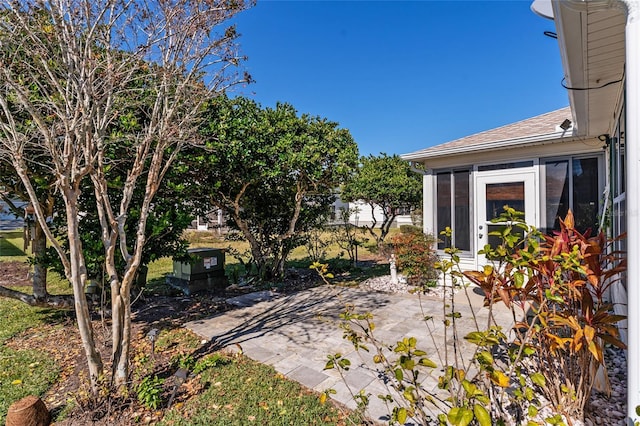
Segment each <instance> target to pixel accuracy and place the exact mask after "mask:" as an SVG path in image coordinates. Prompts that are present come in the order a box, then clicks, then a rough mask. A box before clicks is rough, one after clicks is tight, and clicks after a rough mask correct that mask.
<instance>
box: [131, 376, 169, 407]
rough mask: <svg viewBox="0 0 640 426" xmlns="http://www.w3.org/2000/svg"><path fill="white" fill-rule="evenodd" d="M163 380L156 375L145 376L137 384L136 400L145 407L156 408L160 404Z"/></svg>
mask: <svg viewBox="0 0 640 426" xmlns="http://www.w3.org/2000/svg"><path fill="white" fill-rule="evenodd" d="M163 384H164V380H163V379H161V378H159V377H158V376H153V377H151V376H147V377H145V378H144V379H142V381H141V382H140V384H139V385H138V388H137V389H136V393H137V395H138V401H140V403H141V404H142V405H144V406H145V407H147V408H151V409H153V410H157V409H158V408H160V405H161V404H162V391H163Z"/></svg>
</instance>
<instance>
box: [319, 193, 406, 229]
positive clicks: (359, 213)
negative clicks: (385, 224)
mask: <svg viewBox="0 0 640 426" xmlns="http://www.w3.org/2000/svg"><path fill="white" fill-rule="evenodd" d="M340 209H351V214H350V215H349V223H350V224H352V225H355V226H371V224H372V223H373V219H374V218H375V220H376V223H377V226H380V224H382V221H383V220H384V215H383V213H382V208H381V207H380V206H375V207H374V209H373V212H372V210H371V206H370V205H369V204H368V203H365V202H364V201H355V202H346V201H342V200H341V199H340V197H338V198H337V199H336V201H334V203H333V211H334V214H333V216H334V217H333V218H332V221H331V222H332V223H339V221H340V213H339V212H340ZM394 221H395V226H396V227H400V226H401V225H413V220H412V219H411V212H410V211H409V210H408V209H404V210H401V211H400V212H399V214H398V216H396V218H395V219H394ZM392 226H394V225H392Z"/></svg>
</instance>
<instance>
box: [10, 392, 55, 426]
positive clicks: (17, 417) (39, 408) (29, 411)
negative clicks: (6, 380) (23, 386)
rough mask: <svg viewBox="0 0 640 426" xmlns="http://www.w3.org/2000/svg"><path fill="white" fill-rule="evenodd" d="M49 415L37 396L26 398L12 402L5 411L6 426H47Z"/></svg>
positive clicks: (49, 420)
mask: <svg viewBox="0 0 640 426" xmlns="http://www.w3.org/2000/svg"><path fill="white" fill-rule="evenodd" d="M50 423H51V414H49V410H48V409H47V406H46V405H44V402H42V400H41V399H40V398H38V397H37V396H33V395H31V396H27V397H24V398H22V399H21V400H19V401H16V402H14V403H13V404H11V406H10V407H9V411H7V423H6V426H48V425H49V424H50Z"/></svg>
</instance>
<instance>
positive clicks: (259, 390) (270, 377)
mask: <svg viewBox="0 0 640 426" xmlns="http://www.w3.org/2000/svg"><path fill="white" fill-rule="evenodd" d="M222 361H223V362H220V363H219V365H217V366H212V367H211V368H209V369H207V370H205V371H204V372H203V373H202V374H201V375H200V377H199V378H198V382H197V386H200V387H202V389H203V391H202V392H201V393H200V394H199V395H198V398H194V399H191V400H189V401H187V402H186V403H184V404H181V405H180V406H179V407H177V408H175V409H172V410H170V411H169V412H168V413H167V414H166V415H165V417H164V419H163V421H162V422H161V423H160V424H161V425H165V426H170V425H171V426H187V425H202V426H206V425H220V426H227V425H238V426H241V425H250V424H256V425H337V424H345V423H346V422H345V419H346V418H347V416H346V415H345V413H343V412H342V411H340V410H339V409H338V408H336V406H334V405H333V404H331V403H325V404H322V403H320V401H319V398H318V395H317V394H315V393H312V392H309V391H308V390H306V389H305V388H303V387H302V386H300V385H299V384H298V383H296V382H292V381H290V380H287V379H285V377H284V376H283V375H282V374H280V373H278V372H276V371H275V370H274V369H273V368H272V367H270V366H266V365H263V364H260V363H257V362H254V361H252V360H250V359H248V358H244V357H241V356H240V357H227V358H222ZM347 414H348V413H347ZM353 420H354V422H353V423H351V422H349V424H358V422H356V421H355V419H353Z"/></svg>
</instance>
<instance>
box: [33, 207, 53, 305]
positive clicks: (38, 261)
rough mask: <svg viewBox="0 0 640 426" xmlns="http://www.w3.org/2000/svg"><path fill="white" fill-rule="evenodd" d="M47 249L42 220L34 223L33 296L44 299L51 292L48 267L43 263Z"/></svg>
mask: <svg viewBox="0 0 640 426" xmlns="http://www.w3.org/2000/svg"><path fill="white" fill-rule="evenodd" d="M46 250H47V236H46V235H45V234H44V231H43V230H42V227H41V226H40V222H38V221H37V220H36V221H35V223H34V233H33V245H32V246H31V251H32V252H33V255H34V257H35V262H34V263H33V282H32V287H33V296H34V297H35V298H36V299H37V300H44V299H46V298H47V296H48V295H49V293H48V292H47V267H46V266H44V265H43V264H42V259H43V257H44V255H45V252H46Z"/></svg>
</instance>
